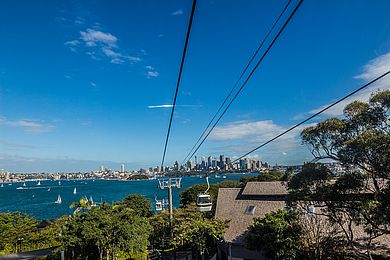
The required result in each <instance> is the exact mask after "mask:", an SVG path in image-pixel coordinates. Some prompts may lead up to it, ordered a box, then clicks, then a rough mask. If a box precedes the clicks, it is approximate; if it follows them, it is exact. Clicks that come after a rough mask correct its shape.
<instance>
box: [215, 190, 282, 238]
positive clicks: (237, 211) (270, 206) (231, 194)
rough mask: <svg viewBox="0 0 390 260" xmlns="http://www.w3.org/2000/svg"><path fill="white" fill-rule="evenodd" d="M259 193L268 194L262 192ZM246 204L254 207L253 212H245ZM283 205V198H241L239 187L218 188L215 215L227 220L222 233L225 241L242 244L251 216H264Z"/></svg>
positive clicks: (251, 222) (250, 223)
mask: <svg viewBox="0 0 390 260" xmlns="http://www.w3.org/2000/svg"><path fill="white" fill-rule="evenodd" d="M251 195H252V194H251ZM261 195H268V194H265V193H263V194H261ZM248 206H255V207H256V208H255V210H254V211H253V214H250V213H248V212H247V210H248ZM284 207H285V202H284V201H283V200H280V201H275V200H272V201H270V200H267V199H253V198H252V197H251V199H243V198H242V194H241V189H239V188H220V189H219V192H218V199H217V207H216V213H215V217H216V218H217V219H221V220H225V221H229V223H228V225H229V226H228V228H227V229H226V231H225V235H224V239H225V241H226V242H232V243H237V244H242V243H243V238H244V237H245V234H246V232H247V231H248V228H249V226H251V225H252V224H253V218H255V217H264V216H265V214H267V213H270V212H271V211H276V210H278V209H283V208H284Z"/></svg>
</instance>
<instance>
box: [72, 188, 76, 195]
mask: <svg viewBox="0 0 390 260" xmlns="http://www.w3.org/2000/svg"><path fill="white" fill-rule="evenodd" d="M73 194H74V195H76V194H77V189H76V187H75V188H74V189H73Z"/></svg>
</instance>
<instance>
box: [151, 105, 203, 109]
mask: <svg viewBox="0 0 390 260" xmlns="http://www.w3.org/2000/svg"><path fill="white" fill-rule="evenodd" d="M172 107H173V105H172V104H166V105H155V106H147V108H150V109H155V108H172ZM176 107H201V105H176Z"/></svg>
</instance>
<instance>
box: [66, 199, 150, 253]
mask: <svg viewBox="0 0 390 260" xmlns="http://www.w3.org/2000/svg"><path fill="white" fill-rule="evenodd" d="M151 231H152V229H151V226H150V224H149V222H148V221H147V219H145V218H144V217H141V216H139V215H138V214H137V213H135V211H134V210H132V209H131V208H126V207H120V206H119V205H114V206H111V205H108V204H102V205H101V206H98V207H93V208H91V209H90V210H89V211H87V212H84V213H81V214H77V215H74V216H71V217H69V219H68V221H67V223H66V225H65V226H64V227H63V230H62V236H61V237H62V242H63V246H64V248H65V249H66V251H67V252H68V254H69V255H72V254H75V255H76V256H77V257H78V258H91V259H97V258H99V259H103V257H105V258H107V259H111V258H112V259H114V258H116V256H117V255H121V256H122V257H124V259H125V258H130V259H143V258H145V256H146V255H147V246H148V245H149V241H148V238H149V235H150V233H151Z"/></svg>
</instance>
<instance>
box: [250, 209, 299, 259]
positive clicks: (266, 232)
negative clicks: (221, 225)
mask: <svg viewBox="0 0 390 260" xmlns="http://www.w3.org/2000/svg"><path fill="white" fill-rule="evenodd" d="M301 236H302V228H301V225H300V223H299V217H298V214H297V213H296V212H294V211H285V210H279V211H277V212H272V213H269V214H266V216H265V217H264V218H256V219H255V221H254V224H253V225H252V226H251V227H250V229H249V232H248V235H247V236H246V238H245V244H246V246H247V247H248V248H250V249H255V250H261V251H262V252H263V254H264V255H265V256H266V257H268V258H270V259H296V257H297V256H298V252H299V249H300V245H301V244H300V243H301V242H300V239H301Z"/></svg>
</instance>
